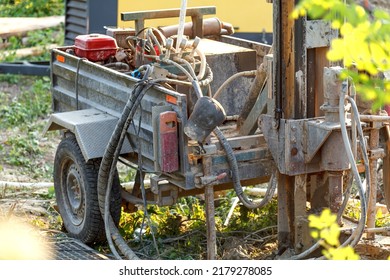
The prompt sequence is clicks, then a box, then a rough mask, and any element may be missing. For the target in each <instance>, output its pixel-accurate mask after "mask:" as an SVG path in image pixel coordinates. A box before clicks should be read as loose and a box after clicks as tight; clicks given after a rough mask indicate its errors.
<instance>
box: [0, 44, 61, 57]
mask: <svg viewBox="0 0 390 280" xmlns="http://www.w3.org/2000/svg"><path fill="white" fill-rule="evenodd" d="M56 47H58V45H56V44H50V45H47V46H44V47H43V46H39V47H31V48H24V49H17V50H9V51H2V52H0V57H7V56H15V57H16V58H21V57H26V56H34V55H41V54H43V53H44V52H48V51H49V50H50V49H53V48H56Z"/></svg>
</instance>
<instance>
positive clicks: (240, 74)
mask: <svg viewBox="0 0 390 280" xmlns="http://www.w3.org/2000/svg"><path fill="white" fill-rule="evenodd" d="M256 72H257V71H256V70H252V71H244V72H238V73H236V74H234V75H233V76H231V77H229V79H227V80H226V81H225V82H224V83H223V84H222V85H221V86H220V87H219V88H218V90H217V91H216V92H215V94H214V96H213V98H214V99H217V98H218V96H220V95H221V93H222V91H223V90H224V89H225V88H226V87H227V86H228V85H229V84H230V83H231V82H233V81H234V80H236V79H237V78H239V77H254V76H256Z"/></svg>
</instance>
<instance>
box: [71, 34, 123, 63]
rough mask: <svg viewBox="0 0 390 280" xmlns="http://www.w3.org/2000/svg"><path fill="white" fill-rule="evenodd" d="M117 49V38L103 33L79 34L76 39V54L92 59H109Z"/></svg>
mask: <svg viewBox="0 0 390 280" xmlns="http://www.w3.org/2000/svg"><path fill="white" fill-rule="evenodd" d="M117 49H118V46H117V44H116V41H115V39H114V38H112V37H110V36H107V35H103V34H88V35H79V36H77V37H76V39H75V54H76V55H77V56H78V57H83V58H87V59H88V60H90V61H104V60H107V59H108V58H109V57H110V56H112V55H115V53H116V51H117Z"/></svg>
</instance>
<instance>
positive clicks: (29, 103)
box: [0, 77, 51, 128]
mask: <svg viewBox="0 0 390 280" xmlns="http://www.w3.org/2000/svg"><path fill="white" fill-rule="evenodd" d="M2 99H6V98H5V94H4V93H3V98H2ZM50 110H51V95H50V82H49V79H48V78H47V77H44V78H40V79H38V80H36V81H35V82H34V83H33V85H32V87H31V88H30V89H27V90H24V91H23V92H22V93H21V94H20V95H19V96H17V97H15V98H13V100H11V102H10V103H2V105H1V106H0V120H2V121H1V123H0V127H3V128H11V127H15V126H25V125H27V124H30V123H32V122H34V121H36V120H37V119H38V118H40V117H44V116H46V115H47V114H48V113H49V112H50Z"/></svg>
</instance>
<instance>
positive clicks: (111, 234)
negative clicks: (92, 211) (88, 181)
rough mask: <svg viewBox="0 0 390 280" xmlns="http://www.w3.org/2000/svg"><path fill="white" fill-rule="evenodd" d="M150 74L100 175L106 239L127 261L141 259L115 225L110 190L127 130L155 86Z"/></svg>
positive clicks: (112, 141)
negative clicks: (143, 98)
mask: <svg viewBox="0 0 390 280" xmlns="http://www.w3.org/2000/svg"><path fill="white" fill-rule="evenodd" d="M149 73H150V68H149V67H146V74H145V76H144V78H143V79H142V80H140V81H139V82H138V83H137V85H136V86H135V88H134V89H133V92H132V94H131V96H130V98H129V100H128V101H127V103H126V105H125V108H124V109H123V112H122V115H121V118H120V119H119V120H118V123H117V125H116V127H115V129H114V132H113V134H112V135H111V138H110V141H109V143H108V145H107V148H106V150H105V153H104V156H103V159H102V162H101V165H100V169H99V175H98V198H99V207H100V212H101V213H102V216H103V218H104V222H105V229H106V237H107V241H108V242H109V245H110V248H111V250H112V251H113V253H114V255H115V257H116V258H120V256H119V254H118V253H116V249H115V247H114V246H113V244H112V242H111V238H112V240H114V242H115V244H116V245H117V247H118V248H119V250H120V251H121V253H122V254H123V255H124V256H125V257H126V258H127V259H132V260H134V259H139V258H138V257H137V256H136V255H135V253H134V252H133V251H132V250H131V249H130V248H129V246H128V245H127V243H126V241H125V240H124V239H123V238H122V236H121V234H120V233H119V230H118V228H117V227H116V226H115V223H114V221H113V219H112V217H111V215H110V214H109V201H110V199H109V197H110V189H111V186H112V181H113V177H114V176H113V175H114V173H115V167H116V163H117V161H118V157H119V153H120V150H121V147H122V145H123V141H124V139H125V136H126V133H127V129H128V128H129V125H130V123H131V121H132V119H133V117H134V115H135V112H136V110H137V108H138V106H139V104H140V102H141V100H142V97H143V96H144V95H145V93H146V91H147V90H148V89H149V88H150V87H151V86H153V84H149V83H146V80H147V77H148V74H149Z"/></svg>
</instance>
